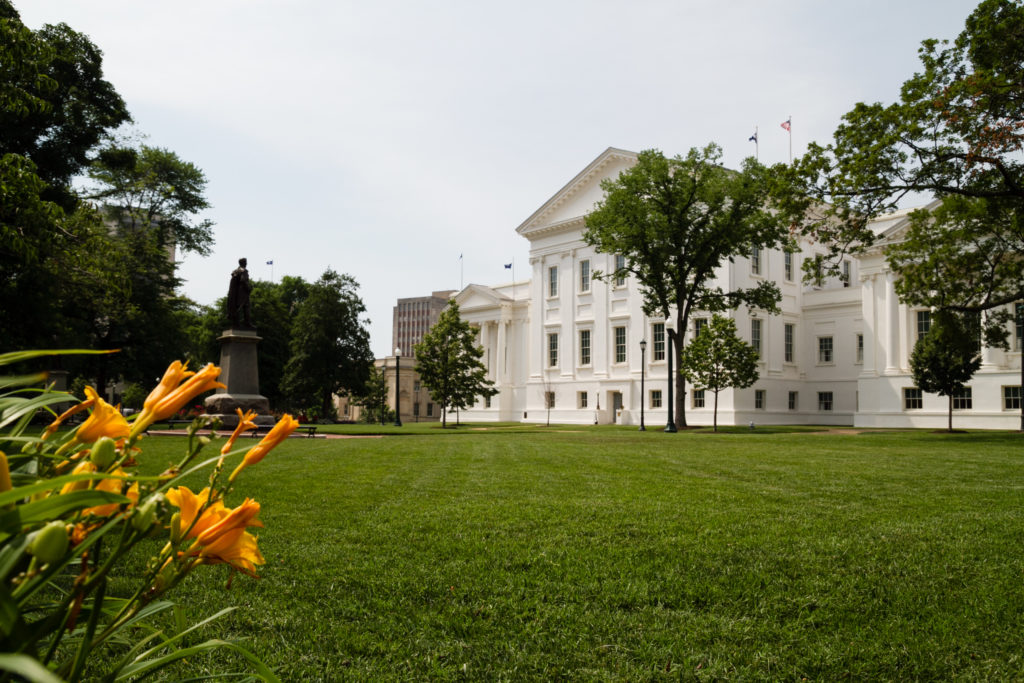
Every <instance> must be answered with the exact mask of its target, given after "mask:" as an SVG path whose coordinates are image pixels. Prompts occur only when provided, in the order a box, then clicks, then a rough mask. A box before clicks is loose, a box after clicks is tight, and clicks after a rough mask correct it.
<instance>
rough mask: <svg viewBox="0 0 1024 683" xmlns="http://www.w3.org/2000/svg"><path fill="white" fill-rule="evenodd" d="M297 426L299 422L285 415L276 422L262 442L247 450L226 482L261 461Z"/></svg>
mask: <svg viewBox="0 0 1024 683" xmlns="http://www.w3.org/2000/svg"><path fill="white" fill-rule="evenodd" d="M298 426H299V421H298V420H296V419H295V418H294V417H292V416H291V415H287V414H286V415H285V416H284V417H282V418H281V419H280V420H278V422H277V424H276V425H274V428H273V429H271V430H270V432H268V433H267V435H266V436H265V437H263V440H262V441H260V442H259V443H258V444H256V445H255V446H253V447H252V448H250V449H249V452H248V453H246V454H245V458H243V459H242V462H240V463H239V464H238V467H236V468H235V471H234V472H232V473H231V477H230V478H229V479H228V481H234V480H235V477H237V476H238V475H239V474H240V473H241V472H242V470H244V469H245V468H246V467H248V466H249V465H255V464H256V463H258V462H259V461H260V460H262V459H263V458H264V457H265V456H266V455H267V453H269V452H270V451H272V450H274V448H275V447H276V446H277V445H278V444H279V443H281V442H282V441H284V440H285V439H287V438H288V436H289V435H290V434H291V433H292V432H294V431H295V428H296V427H298Z"/></svg>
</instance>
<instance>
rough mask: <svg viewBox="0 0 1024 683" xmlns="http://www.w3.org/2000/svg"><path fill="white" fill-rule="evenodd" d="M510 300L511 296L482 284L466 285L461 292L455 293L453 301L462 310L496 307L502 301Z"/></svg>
mask: <svg viewBox="0 0 1024 683" xmlns="http://www.w3.org/2000/svg"><path fill="white" fill-rule="evenodd" d="M511 301H512V298H511V297H509V296H507V295H505V294H502V293H501V292H498V291H496V290H494V289H492V288H490V287H486V286H484V285H467V286H466V287H465V288H464V289H463V290H462V291H461V292H459V293H458V294H456V295H455V303H457V304H458V305H459V309H460V310H463V311H471V310H474V309H481V308H496V307H498V306H500V305H501V304H502V303H508V302H511Z"/></svg>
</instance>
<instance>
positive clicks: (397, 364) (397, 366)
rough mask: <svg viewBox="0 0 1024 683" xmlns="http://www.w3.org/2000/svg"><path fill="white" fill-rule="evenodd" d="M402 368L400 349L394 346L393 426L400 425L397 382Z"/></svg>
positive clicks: (399, 400)
mask: <svg viewBox="0 0 1024 683" xmlns="http://www.w3.org/2000/svg"><path fill="white" fill-rule="evenodd" d="M401 370H402V349H400V348H398V347H397V346H396V347H395V426H396V427H401V426H402V413H401V407H402V392H401V387H400V386H399V384H398V380H399V377H400V376H401Z"/></svg>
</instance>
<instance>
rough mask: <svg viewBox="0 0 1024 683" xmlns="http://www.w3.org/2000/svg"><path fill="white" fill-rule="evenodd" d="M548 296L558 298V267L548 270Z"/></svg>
mask: <svg viewBox="0 0 1024 683" xmlns="http://www.w3.org/2000/svg"><path fill="white" fill-rule="evenodd" d="M548 296H558V266H551V267H550V268H548Z"/></svg>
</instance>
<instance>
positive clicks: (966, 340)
mask: <svg viewBox="0 0 1024 683" xmlns="http://www.w3.org/2000/svg"><path fill="white" fill-rule="evenodd" d="M975 321H976V318H975V317H974V316H971V315H967V316H964V315H958V314H956V313H952V312H949V311H943V310H941V309H940V310H938V311H936V312H935V315H934V316H933V319H932V323H931V327H929V329H928V332H926V333H925V334H924V336H922V337H921V338H920V339H918V340H917V344H915V345H914V351H913V353H911V355H910V372H911V374H912V375H913V377H914V382H915V383H916V384H917V387H918V388H919V389H920V390H921V391H927V392H928V393H931V394H938V395H939V396H945V397H946V400H947V405H948V425H947V428H948V430H949V431H953V396H954V395H955V394H957V393H959V392H960V391H962V390H963V388H964V385H965V384H966V383H967V382H969V381H970V379H971V377H973V376H974V373H975V372H977V371H978V368H980V367H981V353H980V351H981V349H980V344H979V333H980V330H979V327H978V324H977V323H976V322H975Z"/></svg>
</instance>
